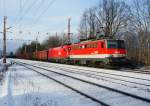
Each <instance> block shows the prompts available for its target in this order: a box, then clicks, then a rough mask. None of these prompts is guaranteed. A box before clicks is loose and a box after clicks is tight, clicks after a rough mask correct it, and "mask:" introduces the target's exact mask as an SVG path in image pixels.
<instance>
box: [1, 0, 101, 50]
mask: <svg viewBox="0 0 150 106" xmlns="http://www.w3.org/2000/svg"><path fill="white" fill-rule="evenodd" d="M98 2H99V0H0V31H2V30H3V16H4V15H6V16H7V17H8V19H7V26H8V27H9V26H11V27H12V29H10V31H11V32H12V33H8V34H7V38H8V39H24V40H34V39H35V37H36V35H37V33H38V32H40V35H39V38H40V39H39V40H40V41H42V40H44V39H45V38H46V37H47V35H46V33H50V34H54V33H55V32H58V33H61V32H67V19H68V17H71V32H72V33H77V31H78V26H79V22H80V18H81V15H82V13H83V12H84V10H85V9H88V8H89V7H92V6H96V5H97V4H98ZM19 31H22V34H19ZM29 32H30V34H29ZM1 38H2V34H0V39H1ZM23 42H24V41H8V49H9V51H10V50H14V49H16V48H17V47H18V45H20V44H21V43H23ZM1 49H2V41H0V50H1Z"/></svg>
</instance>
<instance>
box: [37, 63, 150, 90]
mask: <svg viewBox="0 0 150 106" xmlns="http://www.w3.org/2000/svg"><path fill="white" fill-rule="evenodd" d="M38 65H39V66H43V67H49V68H55V69H59V70H62V71H65V72H68V73H74V74H79V75H83V76H87V77H91V78H94V79H99V80H100V79H103V80H105V81H109V82H112V83H116V84H121V85H125V86H128V87H132V88H139V89H141V90H144V91H150V80H149V79H143V78H137V77H130V76H125V75H117V74H111V73H107V72H100V71H99V72H97V71H91V70H84V69H78V68H71V69H70V68H68V67H63V68H62V67H60V65H44V64H38ZM108 75H109V76H108ZM117 77H119V78H117ZM133 80H134V81H133ZM145 83H146V84H145ZM131 84H132V85H131Z"/></svg>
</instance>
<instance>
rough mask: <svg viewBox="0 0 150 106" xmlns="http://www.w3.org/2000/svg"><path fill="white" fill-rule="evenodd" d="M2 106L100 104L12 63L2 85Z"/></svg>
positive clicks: (90, 105) (0, 99)
mask: <svg viewBox="0 0 150 106" xmlns="http://www.w3.org/2000/svg"><path fill="white" fill-rule="evenodd" d="M0 106H99V104H97V103H95V102H93V101H91V100H90V99H87V98H85V97H84V96H81V95H79V94H78V93H76V92H74V91H72V90H70V89H68V88H66V87H64V86H62V85H60V84H58V83H56V82H54V81H52V80H50V79H47V78H46V77H43V76H41V75H39V74H37V73H36V72H33V71H31V70H29V69H27V68H25V67H23V66H18V65H16V64H14V65H12V66H11V67H10V68H9V69H8V71H7V73H6V77H5V79H4V82H3V84H2V85H0Z"/></svg>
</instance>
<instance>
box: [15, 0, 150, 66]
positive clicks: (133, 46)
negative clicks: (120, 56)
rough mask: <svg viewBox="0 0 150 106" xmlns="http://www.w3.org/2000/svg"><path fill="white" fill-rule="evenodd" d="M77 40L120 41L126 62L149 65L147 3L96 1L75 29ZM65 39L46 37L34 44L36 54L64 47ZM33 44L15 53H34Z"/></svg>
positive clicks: (149, 3)
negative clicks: (106, 39)
mask: <svg viewBox="0 0 150 106" xmlns="http://www.w3.org/2000/svg"><path fill="white" fill-rule="evenodd" d="M78 36H79V37H80V40H88V39H99V38H101V37H105V38H114V39H123V40H125V44H126V49H127V58H128V59H129V60H132V61H134V62H136V63H142V64H145V65H150V1H149V0H128V1H127V0H99V4H97V5H95V6H93V7H90V8H88V9H86V10H85V11H84V12H83V14H82V17H81V21H80V24H79V28H78ZM66 42H67V36H64V34H61V36H50V37H49V38H47V39H46V40H45V41H43V42H42V43H38V50H44V49H48V48H51V47H56V46H60V45H64V44H65V43H66ZM35 46H36V42H35V41H33V42H32V43H31V44H29V45H25V44H24V45H23V46H22V47H20V48H19V49H18V52H22V53H23V52H24V51H25V50H26V52H32V51H35Z"/></svg>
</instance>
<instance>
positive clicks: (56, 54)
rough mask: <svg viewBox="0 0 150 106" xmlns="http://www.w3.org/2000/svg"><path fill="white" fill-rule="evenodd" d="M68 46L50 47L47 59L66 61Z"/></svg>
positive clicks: (68, 51)
mask: <svg viewBox="0 0 150 106" xmlns="http://www.w3.org/2000/svg"><path fill="white" fill-rule="evenodd" d="M69 53H70V46H69V45H65V46H61V47H56V48H51V49H49V51H48V60H49V61H53V62H60V63H66V62H68V59H69Z"/></svg>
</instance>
